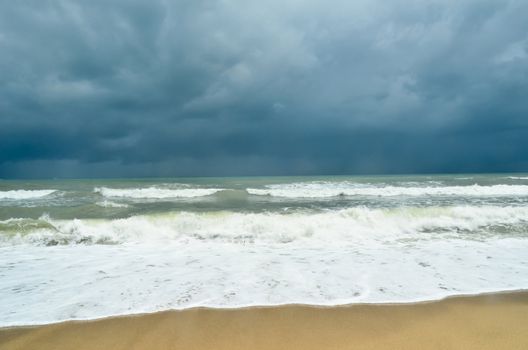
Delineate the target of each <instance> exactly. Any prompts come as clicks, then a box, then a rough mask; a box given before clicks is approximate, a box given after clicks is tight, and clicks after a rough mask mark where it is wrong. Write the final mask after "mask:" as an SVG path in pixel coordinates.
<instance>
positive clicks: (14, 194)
mask: <svg viewBox="0 0 528 350" xmlns="http://www.w3.org/2000/svg"><path fill="white" fill-rule="evenodd" d="M54 192H56V190H10V191H0V199H14V200H21V199H34V198H42V197H45V196H49V195H50V194H52V193H54Z"/></svg>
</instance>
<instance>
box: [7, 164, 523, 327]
mask: <svg viewBox="0 0 528 350" xmlns="http://www.w3.org/2000/svg"><path fill="white" fill-rule="evenodd" d="M525 288H528V174H490V175H473V174H470V175H427V176H425V175H424V176H321V177H244V178H242V177H241V178H236V177H231V178H170V179H104V180H46V181H12V180H0V300H1V302H0V327H1V326H15V325H35V324H44V323H53V322H59V321H64V320H79V319H93V318H100V317H105V316H112V315H122V314H135V313H144V312H153V311H159V310H168V309H185V308H190V307H197V306H206V307H219V308H227V307H244V306H253V305H259V306H263V305H280V304H291V303H297V304H311V305H341V304H350V303H401V302H416V301H426V300H435V299H441V298H444V297H446V296H451V295H460V294H476V293H483V292H494V291H505V290H518V289H525Z"/></svg>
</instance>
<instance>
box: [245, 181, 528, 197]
mask: <svg viewBox="0 0 528 350" xmlns="http://www.w3.org/2000/svg"><path fill="white" fill-rule="evenodd" d="M247 191H248V193H249V194H253V195H259V196H263V195H267V196H273V197H284V198H325V197H338V196H375V197H391V196H413V197H415V196H472V197H475V196H528V186H526V185H492V186H481V185H476V184H475V185H471V186H442V187H440V186H428V187H404V186H385V187H376V186H365V185H359V184H354V183H347V182H343V183H292V184H279V185H268V186H266V188H248V189H247Z"/></svg>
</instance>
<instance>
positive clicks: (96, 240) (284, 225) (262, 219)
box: [0, 206, 528, 245]
mask: <svg viewBox="0 0 528 350" xmlns="http://www.w3.org/2000/svg"><path fill="white" fill-rule="evenodd" d="M17 220H18V221H17ZM21 220H22V221H21ZM22 224H23V226H24V227H25V229H24V230H21V229H20V227H18V226H20V225H22ZM527 225H528V208H525V207H495V206H487V207H476V206H460V207H428V208H416V207H405V208H393V209H369V208H364V207H358V208H350V209H342V210H334V211H327V212H315V213H308V212H294V213H286V214H284V213H239V212H207V213H191V212H172V213H166V214H157V215H140V216H132V217H128V218H123V219H113V220H102V219H98V220H92V219H85V220H79V219H75V220H53V219H50V218H49V217H41V218H40V219H39V220H38V223H31V219H10V220H7V221H0V237H1V239H2V240H4V243H6V244H17V243H32V244H37V245H55V244H109V243H112V244H119V243H127V242H154V243H155V242H164V241H167V240H170V241H174V240H177V241H181V242H182V243H184V244H186V243H191V242H200V241H202V242H205V241H223V242H227V243H238V244H248V243H249V244H251V243H256V242H261V241H263V242H271V243H289V242H293V241H298V242H305V243H314V242H315V243H317V244H319V243H324V244H353V243H354V242H359V241H364V240H389V241H392V240H399V239H404V240H423V239H434V238H437V237H438V238H441V237H444V236H442V235H445V234H448V235H450V236H453V237H458V236H460V235H462V237H464V238H468V237H469V238H471V239H483V238H486V237H487V236H489V235H525V234H526V229H527ZM6 232H10V234H6ZM468 235H469V236H468Z"/></svg>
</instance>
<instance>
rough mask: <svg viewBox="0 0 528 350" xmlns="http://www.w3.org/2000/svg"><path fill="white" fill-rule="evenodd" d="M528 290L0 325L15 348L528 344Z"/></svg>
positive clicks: (0, 344)
mask: <svg viewBox="0 0 528 350" xmlns="http://www.w3.org/2000/svg"><path fill="white" fill-rule="evenodd" d="M527 314H528V292H515V293H499V294H486V295H479V296H468V297H454V298H449V299H445V300H442V301H436V302H427V303H417V304H393V305H351V306H344V307H328V308H327V307H311V306H298V305H290V306H281V307H264V308H259V307H254V308H242V309H204V308H197V309H189V310H184V311H167V312H159V313H154V314H144V315H136V316H125V317H114V318H106V319H99V320H94V321H79V322H64V323H58V324H51V325H45V326H38V327H19V328H5V329H2V330H0V348H2V349H3V350H15V349H41V350H46V349H55V350H61V349H526V348H528V322H527V321H526V315H527Z"/></svg>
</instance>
